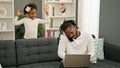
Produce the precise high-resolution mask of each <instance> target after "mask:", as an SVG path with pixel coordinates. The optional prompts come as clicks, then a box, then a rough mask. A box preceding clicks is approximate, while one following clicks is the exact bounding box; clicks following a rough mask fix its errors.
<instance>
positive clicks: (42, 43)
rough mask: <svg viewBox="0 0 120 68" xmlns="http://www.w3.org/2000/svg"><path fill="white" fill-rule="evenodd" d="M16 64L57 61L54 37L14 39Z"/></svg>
mask: <svg viewBox="0 0 120 68" xmlns="http://www.w3.org/2000/svg"><path fill="white" fill-rule="evenodd" d="M16 47H17V58H18V64H30V63H39V62H46V61H57V60H58V61H59V57H58V55H57V39H56V38H37V39H19V40H16Z"/></svg>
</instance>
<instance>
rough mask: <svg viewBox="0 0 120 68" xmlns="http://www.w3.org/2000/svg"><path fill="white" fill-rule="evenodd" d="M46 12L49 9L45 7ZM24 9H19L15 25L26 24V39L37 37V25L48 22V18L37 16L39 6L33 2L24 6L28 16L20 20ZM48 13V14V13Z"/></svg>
mask: <svg viewBox="0 0 120 68" xmlns="http://www.w3.org/2000/svg"><path fill="white" fill-rule="evenodd" d="M44 10H45V12H46V11H47V9H46V8H45V9H44ZM22 13H23V11H22V10H18V12H17V16H16V17H15V19H14V25H21V24H24V26H25V34H24V38H25V39H30V38H37V27H38V24H46V23H48V22H47V21H46V20H42V19H38V18H36V16H37V6H36V5H35V4H33V3H29V4H27V5H26V6H25V7H24V14H25V15H27V17H26V18H23V19H21V20H18V17H19V16H20V15H22ZM46 15H47V14H46Z"/></svg>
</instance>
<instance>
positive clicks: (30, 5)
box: [24, 3, 37, 14]
mask: <svg viewBox="0 0 120 68" xmlns="http://www.w3.org/2000/svg"><path fill="white" fill-rule="evenodd" d="M32 9H36V10H37V6H36V5H35V4H34V3H29V4H27V5H25V7H24V14H27V13H29V12H30V11H31V10H32Z"/></svg>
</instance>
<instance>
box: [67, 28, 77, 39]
mask: <svg viewBox="0 0 120 68" xmlns="http://www.w3.org/2000/svg"><path fill="white" fill-rule="evenodd" d="M76 32H77V28H76V26H70V27H68V28H67V29H66V30H65V34H66V36H67V37H69V38H72V39H76V37H77V36H76Z"/></svg>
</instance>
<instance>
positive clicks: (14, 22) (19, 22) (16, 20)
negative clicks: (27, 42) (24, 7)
mask: <svg viewBox="0 0 120 68" xmlns="http://www.w3.org/2000/svg"><path fill="white" fill-rule="evenodd" d="M20 15H22V11H21V10H18V12H17V15H16V16H15V18H14V21H13V24H14V25H21V24H23V22H24V19H21V20H19V21H18V18H19V16H20Z"/></svg>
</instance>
